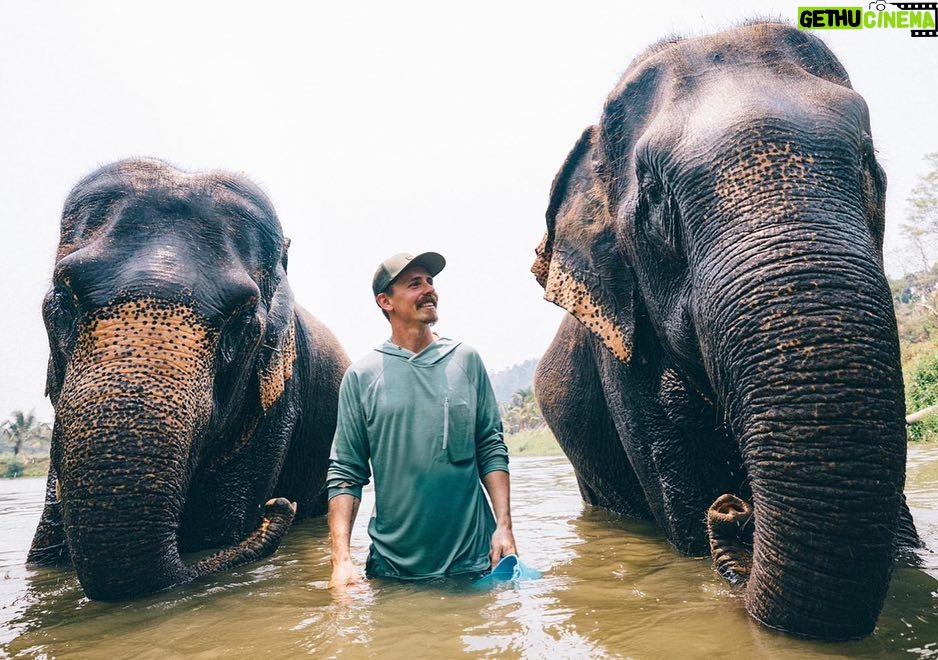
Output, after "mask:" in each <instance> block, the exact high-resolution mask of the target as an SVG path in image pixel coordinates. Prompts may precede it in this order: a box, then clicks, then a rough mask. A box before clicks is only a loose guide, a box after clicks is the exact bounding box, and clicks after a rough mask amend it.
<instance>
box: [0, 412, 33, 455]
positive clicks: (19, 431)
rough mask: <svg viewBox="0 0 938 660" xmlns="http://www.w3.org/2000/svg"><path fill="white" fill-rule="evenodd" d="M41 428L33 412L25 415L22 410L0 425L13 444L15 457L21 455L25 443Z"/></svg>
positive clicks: (12, 414)
mask: <svg viewBox="0 0 938 660" xmlns="http://www.w3.org/2000/svg"><path fill="white" fill-rule="evenodd" d="M39 426H40V424H39V421H38V420H37V419H36V415H34V414H33V411H32V410H30V411H29V412H28V413H23V411H22V410H14V411H13V412H12V413H11V414H10V418H9V419H8V420H6V421H5V422H3V424H2V425H0V428H2V429H3V431H4V435H6V436H7V437H8V438H9V440H10V442H12V443H13V456H14V457H15V456H16V455H17V454H19V453H20V448H21V447H22V446H23V442H25V441H26V440H27V439H28V438H29V437H30V436H31V435H33V434H34V433H36V432H37V431H38V430H39Z"/></svg>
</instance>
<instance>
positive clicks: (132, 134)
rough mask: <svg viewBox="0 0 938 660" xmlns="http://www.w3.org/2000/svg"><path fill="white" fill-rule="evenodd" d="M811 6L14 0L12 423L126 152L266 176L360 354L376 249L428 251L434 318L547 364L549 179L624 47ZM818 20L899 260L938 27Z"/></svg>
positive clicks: (306, 276) (4, 349)
mask: <svg viewBox="0 0 938 660" xmlns="http://www.w3.org/2000/svg"><path fill="white" fill-rule="evenodd" d="M798 4H799V2H798V1H797V0H791V1H784V2H781V1H779V2H776V1H774V0H763V1H758V2H752V1H751V0H750V1H747V2H736V1H725V2H667V1H655V2H646V3H631V2H625V1H624V0H611V1H609V2H601V1H589V0H578V1H577V2H575V3H574V2H565V3H546V2H527V3H522V2H517V3H514V2H509V1H508V0H501V1H497V2H489V1H475V0H474V1H473V2H465V3H452V2H440V1H439V0H436V1H433V2H426V3H419V4H418V3H405V2H400V1H385V2H365V1H359V2H349V3H340V2H287V1H280V2H269V3H260V2H254V1H250V2H234V1H228V0H226V1H215V2H207V1H202V2H192V1H190V0H186V1H184V2H180V1H175V0H173V1H167V0H163V1H161V2H159V3H156V2H150V3H142V2H125V1H120V0H118V1H113V2H98V1H91V0H84V1H82V2H55V1H43V2H31V1H30V0H19V1H15V0H0V127H2V130H0V182H2V183H0V236H2V237H3V241H2V246H3V248H2V250H3V255H4V259H3V267H2V269H0V273H2V283H0V309H2V321H0V333H2V334H0V419H3V418H5V416H6V415H8V414H9V412H10V411H12V410H14V409H23V410H27V411H28V410H30V409H33V408H35V409H36V412H37V414H38V415H39V416H40V417H41V418H42V419H46V420H51V418H52V409H51V406H50V405H49V403H48V401H46V400H45V399H44V398H43V388H44V382H45V371H46V360H47V356H48V348H47V340H46V336H45V331H44V328H43V325H42V320H41V316H40V303H41V301H42V297H43V295H44V293H45V291H46V289H47V287H48V284H49V278H50V274H51V271H52V265H53V256H54V252H55V246H56V241H57V237H58V223H59V213H60V211H61V206H62V202H63V200H64V198H65V196H66V194H67V193H68V191H69V190H70V188H71V187H72V185H74V183H75V182H77V180H78V179H79V178H81V177H82V176H84V175H85V174H87V173H89V172H90V171H91V170H93V169H94V168H96V167H98V166H100V165H104V164H106V163H108V162H111V161H113V160H117V159H119V158H123V157H126V156H132V155H137V156H156V157H160V158H163V159H166V160H169V161H170V162H172V163H174V164H176V165H178V166H180V167H183V168H185V169H205V168H221V169H228V170H234V171H241V172H244V173H245V174H247V175H248V176H250V177H251V178H252V179H253V180H255V181H256V182H258V183H259V184H260V185H261V186H262V188H263V189H264V190H265V191H266V192H267V193H268V194H269V195H270V197H271V199H272V200H273V202H274V205H275V206H276V208H277V211H278V214H279V216H280V220H281V222H282V224H283V226H284V231H285V233H286V235H288V236H289V237H291V238H292V240H293V244H292V248H291V251H290V281H291V284H292V286H293V289H294V291H295V293H296V296H297V299H298V300H299V301H300V302H301V303H302V304H303V305H304V306H306V307H307V308H308V309H310V310H311V311H312V312H313V313H314V314H315V315H316V316H318V317H319V318H320V319H322V320H323V321H324V322H325V323H326V324H327V325H329V326H330V327H331V328H332V330H333V331H334V332H335V333H336V334H337V335H338V337H339V339H340V340H341V341H342V343H343V344H344V346H345V347H346V350H347V351H348V352H349V354H350V356H351V357H352V358H353V359H355V358H358V357H360V356H361V355H363V354H364V353H365V352H366V351H368V350H369V349H370V348H371V347H372V346H374V345H376V344H377V343H379V342H380V341H381V340H383V339H384V338H385V337H386V335H387V327H386V324H385V321H384V319H383V317H382V316H381V315H380V313H379V312H378V310H377V308H376V307H375V306H374V303H373V301H372V299H371V295H370V281H371V275H372V273H373V271H374V268H375V266H376V265H377V263H378V262H379V261H380V260H381V259H383V258H384V257H386V256H388V255H390V254H392V253H394V252H398V251H413V252H417V251H422V250H428V249H430V250H436V251H439V252H441V253H443V254H444V255H445V256H446V257H447V259H448V261H449V264H448V266H447V268H446V270H445V271H444V272H443V273H442V274H441V275H440V277H439V278H438V279H437V284H438V289H439V293H440V314H441V321H440V323H439V325H438V326H437V328H438V330H439V331H440V332H441V333H443V334H445V335H448V336H451V337H455V338H459V339H462V340H464V341H466V342H468V343H470V344H472V345H474V346H475V347H476V348H478V349H479V351H480V353H481V354H482V357H483V359H484V360H485V362H486V365H487V366H488V367H489V368H490V369H494V370H497V369H502V368H505V367H507V366H510V365H512V364H515V363H517V362H521V361H523V360H525V359H528V358H531V357H538V356H540V355H541V353H542V352H543V351H544V349H545V348H546V347H547V345H548V344H549V342H550V340H551V338H552V337H553V334H554V331H555V328H556V326H557V324H558V322H559V320H560V318H561V312H560V310H558V309H557V308H555V307H553V306H552V305H550V304H549V303H547V302H545V301H543V300H542V298H541V295H542V291H541V289H540V287H539V286H538V285H537V283H536V282H535V281H534V277H533V276H532V275H531V274H530V272H529V268H530V266H531V262H532V260H533V255H534V247H535V246H536V245H537V243H538V241H539V240H540V238H541V235H542V234H543V231H544V211H545V209H546V206H547V195H548V190H549V187H550V182H551V180H552V178H553V176H554V173H555V172H556V170H557V169H558V168H559V167H560V165H561V163H562V161H563V159H564V157H565V156H566V154H567V152H568V151H569V149H570V148H571V147H572V146H573V142H574V141H575V140H576V138H577V137H578V136H579V134H580V132H581V130H582V129H583V128H584V127H586V126H587V125H589V124H591V123H594V122H595V121H596V120H597V119H598V117H599V114H600V111H601V109H602V104H603V101H604V100H605V97H606V94H607V93H608V92H609V91H610V90H611V88H612V87H613V85H614V84H615V82H616V81H617V80H618V78H619V76H620V74H621V73H622V71H623V70H624V69H625V67H626V66H627V65H628V63H629V61H630V60H631V59H632V57H634V56H635V55H636V54H638V53H639V52H640V51H641V50H643V49H644V48H645V47H646V46H647V45H648V44H650V43H652V42H654V41H656V40H657V39H659V38H660V37H662V36H665V35H668V34H673V33H680V34H687V35H697V34H704V33H707V32H712V31H715V30H718V29H722V28H724V27H727V26H729V25H731V24H733V23H734V22H738V21H740V20H742V19H744V18H747V17H752V16H756V15H758V16H762V17H771V18H784V19H787V20H791V21H794V20H795V18H796V12H797V7H798ZM802 4H804V3H802ZM815 4H817V3H815ZM844 4H850V3H844ZM816 34H819V35H820V36H822V38H824V39H825V40H826V41H827V43H828V44H829V45H830V46H831V48H832V49H833V50H834V52H835V53H836V54H837V55H838V57H839V58H840V59H841V61H842V62H843V63H844V65H845V66H846V68H847V70H848V72H849V73H850V76H851V79H852V81H853V85H854V87H855V88H856V89H857V90H858V91H859V92H860V93H861V94H863V95H864V97H865V98H866V100H867V102H868V103H869V105H870V108H871V113H872V121H873V137H874V141H875V144H876V146H877V148H878V150H879V154H880V160H881V162H882V164H883V166H884V167H885V169H886V171H887V174H888V175H889V194H888V198H887V223H888V224H889V226H890V230H889V233H888V240H887V254H891V255H892V257H891V260H890V264H891V266H890V267H891V269H892V270H893V272H901V270H899V269H901V267H902V263H901V259H900V258H899V257H898V256H897V254H896V253H897V249H898V247H899V245H900V240H899V238H898V233H897V227H898V224H899V222H901V220H902V217H903V213H904V210H905V199H906V197H907V196H908V193H909V190H910V188H911V187H912V185H913V184H914V182H915V178H916V177H917V176H918V175H919V174H920V173H922V171H923V169H924V166H925V164H924V161H923V160H922V156H923V155H924V154H926V153H929V152H932V151H938V133H936V129H935V124H934V121H935V116H936V92H935V86H936V82H938V79H936V72H938V39H913V38H911V37H910V36H909V32H908V30H898V29H897V30H860V31H836V32H834V31H829V32H823V33H821V32H819V33H816Z"/></svg>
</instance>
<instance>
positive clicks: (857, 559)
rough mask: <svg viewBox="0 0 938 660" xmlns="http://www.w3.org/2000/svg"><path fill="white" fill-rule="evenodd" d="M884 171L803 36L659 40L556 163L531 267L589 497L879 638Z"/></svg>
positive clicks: (754, 589)
mask: <svg viewBox="0 0 938 660" xmlns="http://www.w3.org/2000/svg"><path fill="white" fill-rule="evenodd" d="M885 186H886V181H885V175H884V174H883V172H882V170H881V168H880V167H879V165H878V164H877V162H876V158H875V153H874V150H873V146H872V139H871V137H870V125H869V117H868V111H867V107H866V104H865V102H864V101H863V99H862V98H861V97H860V96H859V95H858V94H857V93H856V92H855V91H853V89H852V88H851V87H850V83H849V79H848V77H847V74H846V72H845V71H844V69H843V67H842V66H841V65H840V63H839V62H838V61H837V60H836V58H835V57H834V56H833V55H832V54H831V52H830V51H829V50H828V49H827V48H826V47H825V46H824V44H823V43H822V42H821V41H820V40H819V39H817V38H816V37H814V36H813V35H811V34H808V33H806V32H802V31H798V30H795V29H792V28H790V27H787V26H784V25H780V24H773V23H752V24H749V25H746V26H742V27H739V28H736V29H734V30H731V31H728V32H724V33H720V34H715V35H711V36H707V37H701V38H697V39H687V40H672V41H667V42H663V43H660V44H658V45H656V46H654V47H652V48H650V49H649V50H647V51H646V52H645V53H643V54H642V55H640V56H639V57H638V58H636V60H635V61H633V63H632V64H631V65H630V66H629V68H628V69H627V71H626V72H625V74H624V75H623V77H622V79H621V80H620V82H619V83H618V85H617V86H616V87H615V89H614V90H613V91H612V93H611V94H610V95H609V97H608V99H607V102H606V105H605V108H604V110H603V114H602V117H601V119H600V122H599V124H598V125H597V126H594V127H590V128H588V129H587V130H586V131H585V132H584V133H583V135H582V137H581V138H580V140H579V141H578V142H577V144H576V146H575V147H574V149H573V151H572V152H571V153H570V155H569V156H568V158H567V161H566V163H565V164H564V165H563V167H562V168H561V170H560V172H559V173H558V174H557V177H556V178H555V180H554V185H553V189H552V192H551V200H550V205H549V208H548V211H547V233H546V234H545V236H544V239H543V241H542V242H541V244H540V245H539V246H538V248H537V259H536V261H535V263H534V266H533V268H532V270H533V272H534V274H535V276H536V277H537V279H538V281H539V283H540V284H541V285H542V286H543V287H544V290H545V298H546V299H547V300H549V301H552V302H554V303H556V304H557V305H560V306H561V307H563V308H564V309H566V310H567V311H568V312H569V313H570V315H569V316H567V317H566V319H565V320H564V321H563V323H562V324H561V327H560V329H559V331H558V333H557V336H556V338H555V340H554V343H553V345H552V346H551V347H550V349H548V351H547V353H546V354H545V356H544V358H543V359H542V360H541V362H540V364H539V367H538V372H537V374H536V382H535V389H536V392H537V395H538V399H539V401H540V403H541V406H542V408H543V411H544V415H545V417H546V419H547V421H548V423H549V425H550V426H551V428H552V429H553V431H554V433H555V435H556V436H557V438H558V441H559V442H560V444H561V445H562V447H563V448H564V450H565V452H566V453H567V455H568V456H569V457H570V460H571V462H572V463H573V464H574V467H575V469H576V474H577V478H578V480H579V483H580V490H581V492H582V493H583V496H584V498H585V499H586V500H587V501H588V502H590V503H592V504H595V505H600V506H607V507H610V508H612V509H614V510H616V511H619V512H620V513H623V514H626V515H634V516H641V517H646V518H652V519H654V520H655V521H656V522H657V523H658V524H659V525H660V527H661V528H662V530H663V531H664V533H665V535H666V536H667V538H668V540H669V541H670V542H671V543H672V544H673V545H674V546H675V547H676V548H677V549H678V550H680V551H681V552H684V553H687V554H691V555H706V554H709V553H712V556H713V558H714V563H715V567H716V569H717V570H718V571H719V572H720V573H721V574H722V575H723V576H724V577H726V578H727V579H728V580H730V581H731V582H734V583H737V584H739V585H740V586H741V588H742V589H744V590H745V591H744V593H745V599H744V600H745V604H746V608H747V610H748V611H749V613H750V614H751V615H752V616H753V617H754V618H755V619H757V620H759V621H760V622H762V623H764V624H765V625H766V626H769V627H771V628H775V629H778V630H782V631H786V632H789V633H793V634H796V635H802V636H808V637H815V638H823V639H849V638H856V637H861V636H864V635H867V634H869V633H870V632H871V631H872V630H873V627H874V625H875V623H876V619H877V616H878V615H879V612H880V609H881V607H882V604H883V600H884V598H885V594H886V589H887V587H888V584H889V579H890V576H891V571H892V567H893V564H894V558H895V556H896V553H897V549H898V548H900V547H903V546H904V547H910V546H915V545H917V544H918V539H917V535H916V533H915V528H914V526H913V524H912V521H911V517H910V516H909V513H908V507H907V506H906V505H905V500H904V495H903V486H904V480H905V442H906V439H905V425H904V401H903V386H902V373H901V370H900V366H899V345H898V337H897V333H896V321H895V317H894V313H893V307H892V300H891V295H890V292H889V287H888V285H887V282H886V278H885V275H884V273H883V268H882V237H883V231H884V196H885ZM708 512H709V513H708ZM708 525H709V529H708Z"/></svg>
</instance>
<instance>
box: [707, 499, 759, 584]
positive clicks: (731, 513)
mask: <svg viewBox="0 0 938 660" xmlns="http://www.w3.org/2000/svg"><path fill="white" fill-rule="evenodd" d="M707 537H708V538H709V541H710V556H711V557H712V559H713V567H714V569H715V570H716V571H717V573H719V574H720V575H721V576H722V577H723V579H725V580H726V581H727V582H729V583H730V584H731V585H733V586H734V587H741V586H743V585H745V584H746V582H747V581H748V580H749V573H750V570H751V569H752V539H753V520H752V507H751V506H750V505H749V503H748V502H746V501H745V500H743V499H741V498H739V497H737V496H736V495H732V494H725V495H721V496H720V497H718V498H717V499H716V501H714V503H713V504H711V505H710V508H709V509H708V510H707Z"/></svg>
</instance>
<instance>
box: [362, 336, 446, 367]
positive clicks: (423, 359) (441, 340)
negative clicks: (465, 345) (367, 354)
mask: <svg viewBox="0 0 938 660" xmlns="http://www.w3.org/2000/svg"><path fill="white" fill-rule="evenodd" d="M461 343H462V342H459V341H455V340H453V339H449V338H448V337H438V338H437V339H435V340H433V341H432V342H431V343H430V345H429V346H427V347H426V348H424V349H423V350H422V351H420V352H419V353H413V352H411V351H409V350H407V349H406V348H401V347H400V346H398V345H397V344H392V343H391V342H389V341H386V342H384V343H383V344H382V345H381V346H379V347H378V348H376V349H375V350H376V351H378V352H379V353H382V354H384V355H389V356H391V357H395V358H399V359H401V360H405V361H407V362H410V363H411V364H413V365H414V366H417V367H432V366H433V365H435V364H438V363H439V362H440V361H441V360H443V359H444V358H445V357H446V356H447V355H449V354H450V353H452V352H453V351H455V350H456V347H457V346H459V345H460V344H461Z"/></svg>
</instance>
